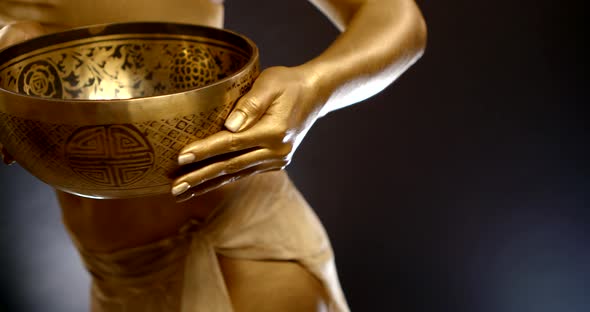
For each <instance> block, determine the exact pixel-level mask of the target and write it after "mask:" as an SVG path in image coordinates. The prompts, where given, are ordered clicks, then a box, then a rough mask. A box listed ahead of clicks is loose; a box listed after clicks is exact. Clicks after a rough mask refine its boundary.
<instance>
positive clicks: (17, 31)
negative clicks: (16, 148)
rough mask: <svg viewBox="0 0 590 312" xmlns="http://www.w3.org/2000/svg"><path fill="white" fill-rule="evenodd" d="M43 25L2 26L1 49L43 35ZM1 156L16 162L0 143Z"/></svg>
mask: <svg viewBox="0 0 590 312" xmlns="http://www.w3.org/2000/svg"><path fill="white" fill-rule="evenodd" d="M44 33H45V30H44V29H43V26H41V24H39V23H35V22H14V23H10V24H8V25H6V26H4V27H2V28H0V50H2V49H4V48H6V47H8V46H11V45H13V44H16V43H19V42H21V41H25V40H27V39H31V38H34V37H37V36H40V35H43V34H44ZM0 158H2V162H4V163H5V164H8V165H9V164H12V163H14V158H13V157H12V156H11V155H10V154H9V153H8V151H7V150H6V149H5V148H4V146H2V143H0Z"/></svg>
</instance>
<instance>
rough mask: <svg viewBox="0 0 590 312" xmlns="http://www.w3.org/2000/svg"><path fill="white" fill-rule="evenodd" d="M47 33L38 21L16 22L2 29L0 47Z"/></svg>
mask: <svg viewBox="0 0 590 312" xmlns="http://www.w3.org/2000/svg"><path fill="white" fill-rule="evenodd" d="M43 34H45V29H44V28H43V26H41V24H39V23H37V22H15V23H11V24H8V25H6V26H4V27H2V29H0V49H2V48H5V47H8V46H11V45H14V44H17V43H19V42H21V41H25V40H28V39H31V38H34V37H38V36H41V35H43Z"/></svg>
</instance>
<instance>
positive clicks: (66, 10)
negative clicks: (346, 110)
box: [0, 0, 426, 311]
mask: <svg viewBox="0 0 590 312" xmlns="http://www.w3.org/2000/svg"><path fill="white" fill-rule="evenodd" d="M311 1H312V2H313V3H314V4H315V5H316V6H317V7H318V8H319V9H320V10H321V11H322V12H323V13H324V14H325V15H326V16H327V17H328V18H330V20H331V21H332V22H333V23H334V24H335V25H336V26H337V27H338V28H339V29H341V30H342V31H343V32H342V34H341V35H340V36H339V37H338V38H337V39H336V40H335V41H334V42H333V43H332V44H331V45H330V47H329V48H328V49H327V50H325V51H324V52H323V53H322V54H320V55H319V56H317V57H316V58H314V59H312V60H310V61H309V62H307V63H305V64H302V65H300V66H296V67H271V68H268V69H266V70H265V71H263V72H262V73H261V75H260V76H259V78H258V79H257V80H256V82H255V83H254V85H253V87H252V89H251V90H250V92H249V93H247V94H246V95H245V96H244V97H243V98H242V99H241V100H240V101H239V102H238V103H237V105H236V108H235V109H234V111H233V113H232V114H230V116H229V118H228V119H227V122H226V128H227V130H224V131H221V132H219V133H217V134H215V135H212V136H210V137H209V138H206V139H204V140H201V141H198V142H194V143H192V144H190V145H188V146H187V147H185V148H184V149H183V150H182V152H181V154H180V155H179V163H180V164H181V165H182V164H188V163H192V162H198V161H201V160H204V159H206V158H209V157H212V156H216V155H219V154H223V153H226V152H228V151H232V152H240V151H242V153H238V156H235V157H234V158H232V159H229V160H225V161H223V162H219V163H214V164H211V165H208V166H206V167H203V168H201V169H198V170H196V171H194V172H191V173H189V174H187V175H185V176H182V177H180V178H178V179H177V180H176V181H175V182H174V183H173V186H172V188H171V195H161V196H153V197H149V198H137V199H124V200H94V199H86V198H81V197H77V196H74V195H70V194H66V193H63V192H59V191H58V192H57V196H58V199H59V202H60V205H61V207H62V213H63V220H64V224H65V226H66V227H67V228H68V229H69V230H70V232H71V233H72V235H73V236H74V237H75V239H76V240H78V241H79V242H80V243H81V244H82V245H84V246H85V247H86V248H87V249H89V250H94V251H97V252H109V251H115V250H119V249H122V248H129V247H134V246H138V245H143V244H146V243H149V242H153V241H155V240H158V239H161V238H163V237H167V236H169V235H173V234H174V233H176V232H177V230H178V228H179V227H180V226H181V225H183V224H185V223H186V221H187V220H189V219H194V218H200V219H202V218H204V217H205V216H207V214H208V213H209V212H210V211H211V209H213V208H214V207H215V206H216V205H217V204H218V203H219V202H220V200H221V199H222V198H223V197H224V196H227V195H228V194H231V193H232V189H233V188H234V187H235V186H236V185H237V184H239V183H241V181H243V180H240V179H242V178H245V177H248V176H251V175H254V174H258V173H262V172H266V171H272V170H281V169H283V168H284V167H285V166H286V165H287V164H288V163H289V161H290V160H291V158H292V157H293V153H294V152H295V150H296V149H297V146H298V145H299V143H300V142H301V140H302V139H303V138H304V136H305V134H306V133H307V131H308V130H309V129H310V128H311V126H312V125H313V124H314V123H315V122H316V120H317V119H318V118H320V117H321V116H323V115H324V114H326V113H328V112H330V111H333V110H336V109H339V108H342V107H345V106H347V105H350V104H354V103H357V102H359V101H361V100H363V99H366V98H368V97H370V96H372V95H374V94H376V93H377V92H379V91H381V90H382V89H383V88H385V87H386V86H388V85H389V84H390V83H392V82H393V81H394V80H395V79H396V78H397V77H399V75H401V74H402V73H403V72H404V71H405V70H406V69H407V68H408V67H410V66H411V65H412V64H413V63H414V62H415V61H416V60H417V59H418V58H419V57H420V56H421V54H422V51H423V49H424V47H425V42H426V28H425V24H424V20H423V18H422V15H421V13H420V11H419V9H418V8H417V6H416V4H415V2H414V1H413V0H311ZM145 3H146V2H145V1H141V0H131V1H125V0H101V1H79V0H0V27H2V26H5V27H3V28H2V29H1V30H0V48H2V47H5V46H8V45H11V44H14V43H16V42H19V41H21V40H25V39H27V38H30V37H34V36H36V35H39V34H42V33H44V32H47V31H49V32H52V31H57V30H61V29H67V28H70V27H75V26H82V25H88V24H96V23H105V22H121V21H172V22H186V23H194V24H202V25H208V26H214V27H222V26H223V5H222V4H221V3H220V1H215V0H152V1H149V4H150V5H149V6H148V5H145ZM229 5H231V3H230V4H229ZM23 21H24V22H23ZM29 21H32V22H29ZM39 23H40V24H41V25H39ZM269 26H271V25H269ZM0 148H1V146H0ZM0 154H4V155H3V156H4V160H5V162H10V160H11V157H10V155H6V153H0ZM264 176H265V179H264V183H273V179H285V178H286V175H285V174H284V173H282V172H281V173H275V174H266V175H264ZM255 187H256V186H255ZM261 187H262V186H261ZM196 195H198V196H196ZM189 198H190V200H187V199H189ZM220 262H221V266H222V270H223V273H224V276H225V278H226V280H227V284H228V289H229V291H230V296H231V298H232V300H233V301H234V304H235V305H236V309H237V310H238V311H240V310H242V311H250V309H251V308H252V309H253V307H250V306H249V299H248V298H254V297H256V296H265V294H268V293H269V292H270V293H273V292H272V290H274V291H275V293H277V294H280V291H281V290H282V289H287V288H289V291H290V292H292V291H293V288H295V289H297V292H298V293H299V294H300V297H299V298H298V299H297V300H296V302H292V301H293V300H290V302H287V301H288V300H287V299H284V300H282V299H281V298H282V297H281V296H276V298H278V299H277V300H275V301H276V302H273V303H272V304H269V306H268V308H269V311H271V310H272V311H276V310H280V311H290V309H294V311H312V310H316V309H321V302H322V296H323V293H322V289H321V286H320V285H319V283H318V282H317V281H316V280H315V279H314V278H313V277H312V276H311V275H310V274H309V273H307V272H306V271H305V270H303V269H302V268H301V267H299V266H298V265H297V264H294V263H264V262H260V261H247V260H233V259H226V258H223V259H221V261H220ZM252 272H256V274H253V273H252ZM277 281H283V282H282V283H283V284H281V282H277ZM277 283H278V284H277ZM287 283H288V285H287ZM241 285H248V287H242V286H241ZM252 285H257V287H253V286H252ZM273 297H274V296H273ZM286 307H289V309H287V308H286ZM257 311H260V310H259V309H258V310H257Z"/></svg>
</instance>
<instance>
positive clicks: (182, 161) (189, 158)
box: [178, 153, 196, 166]
mask: <svg viewBox="0 0 590 312" xmlns="http://www.w3.org/2000/svg"><path fill="white" fill-rule="evenodd" d="M195 158H196V157H195V154H193V153H186V154H181V155H180V156H178V164H179V165H181V166H182V165H186V164H190V163H192V162H193V161H195Z"/></svg>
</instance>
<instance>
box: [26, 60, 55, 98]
mask: <svg viewBox="0 0 590 312" xmlns="http://www.w3.org/2000/svg"><path fill="white" fill-rule="evenodd" d="M18 89H19V91H20V92H21V93H25V94H28V95H32V96H39V97H44V98H56V99H61V98H62V96H63V90H62V85H61V78H60V77H59V74H58V72H57V70H56V69H55V67H53V65H51V64H50V63H49V62H47V61H36V62H32V63H30V64H28V65H27V66H25V67H24V68H23V70H22V71H21V73H20V75H19V77H18Z"/></svg>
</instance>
